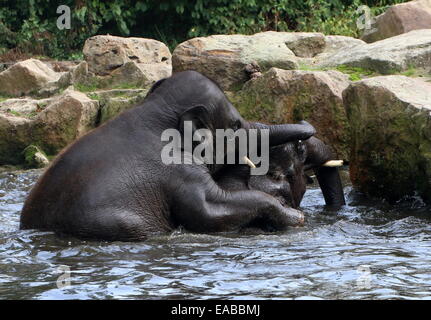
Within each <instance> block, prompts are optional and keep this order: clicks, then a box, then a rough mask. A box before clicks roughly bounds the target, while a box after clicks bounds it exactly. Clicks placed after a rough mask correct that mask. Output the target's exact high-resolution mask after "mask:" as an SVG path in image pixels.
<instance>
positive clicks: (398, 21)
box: [361, 0, 431, 42]
mask: <svg viewBox="0 0 431 320" xmlns="http://www.w3.org/2000/svg"><path fill="white" fill-rule="evenodd" d="M419 29H431V0H418V1H409V2H406V3H401V4H397V5H394V6H392V7H390V8H389V9H388V10H387V11H386V12H384V13H382V14H381V15H379V16H378V17H376V20H375V23H374V25H373V26H372V28H371V29H370V30H366V31H365V33H364V35H363V36H362V37H361V39H362V40H364V41H366V42H375V41H378V40H382V39H386V38H390V37H393V36H396V35H399V34H402V33H406V32H409V31H412V30H419Z"/></svg>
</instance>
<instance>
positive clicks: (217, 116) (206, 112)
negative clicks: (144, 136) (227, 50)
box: [146, 71, 315, 173]
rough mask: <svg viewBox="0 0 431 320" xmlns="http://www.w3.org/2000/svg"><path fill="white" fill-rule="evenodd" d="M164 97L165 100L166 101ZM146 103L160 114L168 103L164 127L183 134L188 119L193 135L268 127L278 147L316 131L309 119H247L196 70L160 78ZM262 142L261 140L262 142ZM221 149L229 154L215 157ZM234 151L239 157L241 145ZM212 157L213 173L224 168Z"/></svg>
mask: <svg viewBox="0 0 431 320" xmlns="http://www.w3.org/2000/svg"><path fill="white" fill-rule="evenodd" d="M160 100H163V101H162V103H160ZM146 102H147V104H151V103H153V104H157V105H158V107H157V110H155V112H157V113H159V112H160V107H159V106H160V105H161V104H162V105H164V111H165V113H166V115H168V114H169V118H170V119H171V120H172V121H170V122H169V123H166V122H165V123H164V127H163V128H165V129H166V128H178V129H179V130H180V131H181V132H182V133H183V134H184V131H185V123H186V122H189V124H190V123H191V131H192V135H195V133H196V132H197V131H198V130H201V129H206V130H209V131H210V132H211V136H212V139H215V136H216V130H218V129H224V130H227V129H232V130H233V132H236V131H237V130H239V129H244V130H245V132H246V134H247V135H248V134H249V132H250V131H251V130H256V131H257V132H258V135H259V134H260V132H261V131H262V130H264V129H265V130H267V131H268V140H269V141H268V142H269V146H276V145H280V144H283V143H287V142H289V141H296V140H298V139H303V140H305V139H308V138H309V137H311V136H312V135H313V134H314V133H315V129H314V128H313V126H311V125H310V124H309V123H307V122H305V121H303V122H301V123H299V124H281V125H266V124H262V123H256V122H248V121H246V120H245V119H243V118H242V117H241V115H240V114H239V112H238V111H237V110H236V108H235V107H234V106H233V105H232V103H231V102H230V101H229V100H228V99H227V97H226V95H225V94H224V93H223V91H222V90H221V89H220V87H219V86H218V85H217V84H216V83H215V82H214V81H212V80H210V79H208V78H207V77H205V76H203V75H202V74H200V73H198V72H194V71H185V72H180V73H177V74H174V75H173V76H172V77H170V78H167V79H162V80H159V81H158V82H156V83H155V84H154V85H153V87H152V88H151V89H150V91H149V93H148V95H147V98H146ZM147 111H148V109H147ZM155 125H156V124H155ZM260 141H261V140H260V139H257V142H258V143H260ZM212 144H213V146H216V141H215V140H213V141H212ZM193 145H194V144H193ZM183 147H184V146H183ZM256 148H261V145H259V144H258V145H257V146H256ZM217 152H222V153H223V154H224V155H225V157H227V156H228V151H227V150H215V152H214V157H215V155H216V154H217ZM232 152H233V153H235V156H238V148H235V150H233V151H232ZM236 159H238V157H236ZM212 160H213V161H212V164H209V165H207V167H208V168H209V169H210V171H211V172H212V173H216V172H217V171H219V170H220V169H221V168H223V167H224V165H223V164H222V165H220V164H218V163H217V161H216V159H215V158H213V159H212ZM238 160H239V159H238Z"/></svg>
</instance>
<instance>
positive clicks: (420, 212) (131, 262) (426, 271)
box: [0, 170, 431, 299]
mask: <svg viewBox="0 0 431 320" xmlns="http://www.w3.org/2000/svg"><path fill="white" fill-rule="evenodd" d="M40 173H41V171H40V170H29V171H2V172H0V299H111V298H125V299H136V298H139V299H156V298H166V299H182V298H195V299H201V298H202V299H208V298H227V299H268V298H272V299H417V298H419V299H431V268H430V266H431V208H430V207H426V206H424V205H423V203H422V202H421V201H420V200H418V199H411V200H409V201H405V202H403V203H402V204H399V205H396V206H390V205H388V204H386V203H384V202H382V201H379V200H369V199H367V198H365V197H363V196H361V195H360V194H358V193H357V192H355V191H354V190H353V189H352V187H351V186H349V182H348V180H346V179H345V180H346V181H345V184H346V187H345V192H346V196H347V202H348V205H346V206H345V207H343V208H342V209H341V210H339V211H329V210H327V209H325V208H324V206H323V204H324V202H323V198H322V195H321V192H320V190H319V189H318V188H317V187H315V186H314V187H312V188H310V189H309V190H308V191H307V193H306V195H305V197H304V200H303V204H302V207H303V210H304V211H305V214H306V219H307V221H306V225H305V227H301V228H292V229H291V230H288V231H287V232H284V233H277V234H241V235H238V234H213V235H199V234H190V233H185V232H181V231H177V232H174V233H173V234H170V235H166V236H159V237H156V238H153V239H150V240H149V241H146V242H142V243H121V242H114V243H106V242H90V241H80V240H76V239H73V238H57V237H56V236H55V235H53V234H52V233H47V232H40V231H34V230H30V231H29V230H26V231H20V230H18V227H19V212H20V210H21V208H22V205H23V201H24V199H25V197H26V195H27V193H28V192H29V190H30V188H31V186H32V185H33V184H34V183H35V181H36V180H37V178H38V177H39V175H40ZM69 270H70V273H69ZM69 274H70V277H69V276H68V275H69Z"/></svg>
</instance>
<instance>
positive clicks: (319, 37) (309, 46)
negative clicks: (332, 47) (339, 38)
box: [286, 33, 326, 58]
mask: <svg viewBox="0 0 431 320" xmlns="http://www.w3.org/2000/svg"><path fill="white" fill-rule="evenodd" d="M286 45H287V47H288V48H289V49H290V50H292V51H293V53H294V54H295V55H296V56H297V57H303V58H312V57H314V56H316V55H317V54H319V53H322V52H323V51H324V49H325V45H326V42H325V37H324V35H323V34H321V33H316V34H313V35H309V34H302V35H301V34H298V37H297V39H294V40H291V41H286Z"/></svg>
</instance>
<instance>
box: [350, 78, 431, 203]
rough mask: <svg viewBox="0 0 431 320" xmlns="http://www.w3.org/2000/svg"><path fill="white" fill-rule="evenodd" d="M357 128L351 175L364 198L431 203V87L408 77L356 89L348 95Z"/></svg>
mask: <svg viewBox="0 0 431 320" xmlns="http://www.w3.org/2000/svg"><path fill="white" fill-rule="evenodd" d="M343 96H344V101H345V107H346V111H347V117H348V119H349V122H350V128H351V141H352V142H351V147H352V149H351V158H350V175H351V179H352V182H353V183H354V185H355V186H356V187H357V188H358V189H359V190H361V191H362V192H364V193H366V194H369V195H373V196H378V197H383V198H385V199H387V200H389V201H390V202H395V201H397V200H399V199H402V198H404V197H406V196H413V195H416V194H418V195H420V196H422V197H423V199H425V200H426V201H427V202H430V201H431V116H430V111H431V84H429V83H426V82H423V81H421V80H419V79H412V78H407V77H404V76H382V77H375V78H370V79H366V80H362V81H359V82H355V83H352V84H351V85H350V86H349V88H347V89H346V90H345V92H344V94H343Z"/></svg>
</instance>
